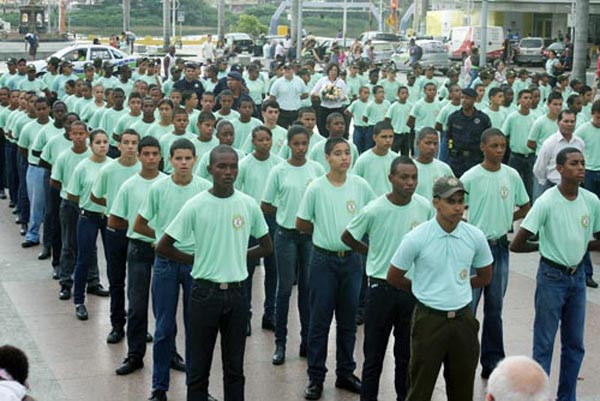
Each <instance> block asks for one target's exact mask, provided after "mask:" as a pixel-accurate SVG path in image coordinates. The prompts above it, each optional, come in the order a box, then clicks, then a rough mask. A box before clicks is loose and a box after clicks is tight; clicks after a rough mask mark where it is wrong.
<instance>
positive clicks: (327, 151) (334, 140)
mask: <svg viewBox="0 0 600 401" xmlns="http://www.w3.org/2000/svg"><path fill="white" fill-rule="evenodd" d="M339 143H345V144H346V145H348V147H350V144H349V143H348V141H347V140H345V139H344V138H343V137H335V138H329V139H327V142H325V154H326V155H330V154H331V151H332V150H333V148H335V145H337V144H339Z"/></svg>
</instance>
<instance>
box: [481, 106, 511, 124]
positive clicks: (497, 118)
mask: <svg viewBox="0 0 600 401" xmlns="http://www.w3.org/2000/svg"><path fill="white" fill-rule="evenodd" d="M483 112H484V113H485V114H487V116H488V117H489V118H490V121H491V123H492V128H497V129H502V124H504V120H505V119H506V112H505V111H504V110H503V109H502V107H500V108H499V109H498V111H494V110H492V109H490V108H489V107H487V108H486V109H485V110H483Z"/></svg>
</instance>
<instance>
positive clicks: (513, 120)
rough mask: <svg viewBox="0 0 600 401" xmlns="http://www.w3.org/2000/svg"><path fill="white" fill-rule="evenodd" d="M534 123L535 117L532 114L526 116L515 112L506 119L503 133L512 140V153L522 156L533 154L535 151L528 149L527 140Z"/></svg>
mask: <svg viewBox="0 0 600 401" xmlns="http://www.w3.org/2000/svg"><path fill="white" fill-rule="evenodd" d="M534 122H535V115H534V114H533V113H531V112H530V113H529V114H527V115H526V116H524V115H522V114H521V113H519V112H518V111H515V112H513V113H511V114H509V115H508V117H506V121H504V124H503V125H502V132H503V133H504V135H506V136H507V137H508V138H509V140H510V150H511V151H513V152H515V153H520V154H522V155H529V154H531V153H533V150H531V149H529V148H528V147H527V138H528V137H529V130H530V129H531V127H532V126H533V123H534Z"/></svg>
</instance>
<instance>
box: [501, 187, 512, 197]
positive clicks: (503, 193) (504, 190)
mask: <svg viewBox="0 0 600 401" xmlns="http://www.w3.org/2000/svg"><path fill="white" fill-rule="evenodd" d="M509 194H510V191H509V190H508V186H507V185H505V184H502V185H501V186H500V197H501V198H502V199H506V198H508V195H509Z"/></svg>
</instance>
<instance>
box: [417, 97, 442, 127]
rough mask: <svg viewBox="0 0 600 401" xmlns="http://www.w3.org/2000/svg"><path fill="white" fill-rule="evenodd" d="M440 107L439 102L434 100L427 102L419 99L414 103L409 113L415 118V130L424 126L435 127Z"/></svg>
mask: <svg viewBox="0 0 600 401" xmlns="http://www.w3.org/2000/svg"><path fill="white" fill-rule="evenodd" d="M440 109H441V107H440V104H439V102H436V101H435V100H434V101H433V102H431V103H428V102H426V101H425V99H421V100H419V101H418V102H417V103H415V105H414V106H413V108H412V110H411V111H410V115H411V116H412V117H414V118H415V132H420V131H421V129H422V128H424V127H435V121H436V119H437V116H438V114H439V113H440Z"/></svg>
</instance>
